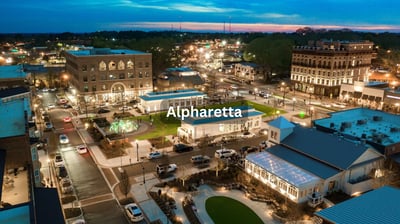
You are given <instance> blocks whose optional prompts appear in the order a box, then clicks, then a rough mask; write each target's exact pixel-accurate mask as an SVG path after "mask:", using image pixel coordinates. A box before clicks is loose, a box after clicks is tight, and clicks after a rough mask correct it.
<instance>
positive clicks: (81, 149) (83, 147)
mask: <svg viewBox="0 0 400 224" xmlns="http://www.w3.org/2000/svg"><path fill="white" fill-rule="evenodd" d="M75 149H76V151H77V152H78V153H79V154H85V153H87V152H88V148H87V147H86V145H78V146H76V147H75Z"/></svg>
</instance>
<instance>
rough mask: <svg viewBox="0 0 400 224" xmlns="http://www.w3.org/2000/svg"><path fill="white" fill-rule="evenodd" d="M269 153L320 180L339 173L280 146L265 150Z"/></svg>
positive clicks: (332, 168)
mask: <svg viewBox="0 0 400 224" xmlns="http://www.w3.org/2000/svg"><path fill="white" fill-rule="evenodd" d="M267 151H268V152H269V153H271V154H273V155H275V156H277V157H279V158H281V159H283V160H285V161H287V162H289V163H291V164H293V165H296V166H298V167H300V168H302V169H304V170H306V171H308V172H310V173H312V174H314V175H316V176H318V177H320V178H322V179H328V178H329V177H332V176H334V175H336V174H338V173H340V172H341V171H340V170H338V169H336V168H334V167H331V166H329V165H327V164H324V163H322V162H320V161H317V160H315V159H312V158H310V157H307V156H305V155H302V154H300V153H298V152H295V151H293V150H290V149H288V148H286V147H283V146H282V145H275V146H273V147H271V148H269V149H268V150H267Z"/></svg>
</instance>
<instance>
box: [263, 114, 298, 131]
mask: <svg viewBox="0 0 400 224" xmlns="http://www.w3.org/2000/svg"><path fill="white" fill-rule="evenodd" d="M268 124H269V125H270V126H272V127H276V128H279V129H286V128H294V127H295V125H294V124H293V123H291V122H289V121H288V120H286V118H284V117H282V116H280V117H278V118H277V119H275V120H272V121H270V122H269V123H268Z"/></svg>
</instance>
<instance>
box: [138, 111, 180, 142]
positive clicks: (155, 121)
mask: <svg viewBox="0 0 400 224" xmlns="http://www.w3.org/2000/svg"><path fill="white" fill-rule="evenodd" d="M135 119H142V120H143V121H146V122H149V123H152V126H153V127H154V129H153V130H152V131H150V132H147V133H144V134H142V135H139V136H137V139H139V140H143V139H150V138H158V137H163V136H167V135H176V132H177V130H178V127H180V126H181V120H179V119H177V118H174V117H167V112H161V113H157V114H152V115H143V116H140V117H135ZM151 121H152V122H151Z"/></svg>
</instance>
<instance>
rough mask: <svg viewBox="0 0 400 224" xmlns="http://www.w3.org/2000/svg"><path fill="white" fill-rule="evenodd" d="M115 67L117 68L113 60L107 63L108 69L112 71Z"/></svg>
mask: <svg viewBox="0 0 400 224" xmlns="http://www.w3.org/2000/svg"><path fill="white" fill-rule="evenodd" d="M115 69H117V66H116V64H115V62H113V61H110V63H108V70H110V71H112V70H115Z"/></svg>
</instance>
